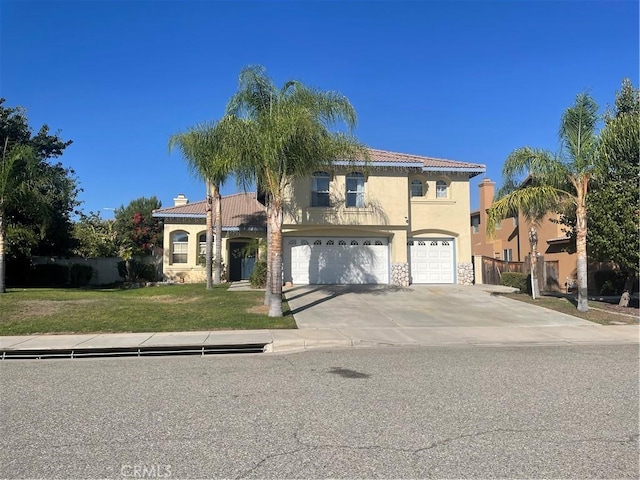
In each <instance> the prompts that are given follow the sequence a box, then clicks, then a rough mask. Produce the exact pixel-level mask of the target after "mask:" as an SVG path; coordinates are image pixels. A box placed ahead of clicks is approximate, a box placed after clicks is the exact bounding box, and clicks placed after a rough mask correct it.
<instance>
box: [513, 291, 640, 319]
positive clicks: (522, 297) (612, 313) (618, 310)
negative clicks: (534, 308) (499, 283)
mask: <svg viewBox="0 0 640 480" xmlns="http://www.w3.org/2000/svg"><path fill="white" fill-rule="evenodd" d="M504 296H505V297H508V298H513V299H514V300H519V301H521V302H526V303H531V304H533V305H538V306H539V307H545V308H548V309H550V310H555V311H556V312H561V313H566V314H567V315H573V316H574V317H578V318H582V319H583V320H589V321H590V322H595V323H600V324H602V325H620V324H631V325H637V324H638V317H639V315H640V313H639V311H638V308H632V307H628V308H625V307H618V306H617V305H611V304H609V303H606V302H596V301H592V300H589V311H588V312H586V313H582V312H579V311H578V310H577V309H576V303H575V300H574V299H573V298H571V297H569V298H567V296H565V295H560V296H546V295H543V296H541V297H540V298H538V299H536V300H534V299H533V298H531V297H530V296H529V295H526V294H523V293H507V294H504Z"/></svg>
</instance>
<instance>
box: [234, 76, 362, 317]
mask: <svg viewBox="0 0 640 480" xmlns="http://www.w3.org/2000/svg"><path fill="white" fill-rule="evenodd" d="M227 115H228V117H227V119H226V120H225V129H226V130H225V135H224V138H225V141H224V143H223V145H224V148H225V149H227V150H228V152H229V154H228V156H229V158H231V159H232V161H233V162H234V169H233V170H234V173H236V176H237V178H238V180H239V182H240V183H245V184H247V183H252V184H256V185H260V186H261V188H262V189H263V191H264V192H265V194H266V198H267V222H268V231H269V232H268V235H269V236H270V242H269V243H268V247H267V248H268V255H267V261H268V265H269V273H268V277H269V280H270V284H269V285H270V286H269V289H270V292H271V298H270V307H269V316H272V317H279V316H282V223H283V219H284V202H285V193H286V190H287V187H288V186H289V185H290V184H291V182H292V181H293V180H294V179H296V178H300V177H305V176H308V175H310V174H311V173H312V172H314V171H316V170H318V169H320V168H326V167H327V166H329V165H330V164H331V163H332V162H333V160H334V159H344V160H353V159H356V158H363V157H364V158H366V155H367V153H366V150H365V149H364V147H363V146H362V145H361V144H360V143H359V142H358V141H357V140H356V139H355V138H354V137H353V136H352V135H351V132H352V131H353V128H354V127H355V125H356V112H355V110H354V108H353V106H352V105H351V103H350V102H349V100H348V99H347V98H346V97H344V96H343V95H341V94H339V93H337V92H332V91H320V90H316V89H314V88H311V87H308V86H305V85H304V84H302V83H300V82H298V81H288V82H286V83H285V84H284V85H283V86H282V88H278V87H277V86H276V85H275V84H274V83H273V81H272V80H271V78H270V77H268V76H267V74H266V70H265V69H264V67H261V66H250V67H246V68H244V69H243V70H242V71H241V72H240V77H239V85H238V91H237V92H236V93H235V94H234V95H233V97H232V98H231V99H230V101H229V103H228V105H227ZM335 126H344V127H346V128H347V133H343V132H339V131H335V132H334V131H331V130H329V129H330V128H331V127H335Z"/></svg>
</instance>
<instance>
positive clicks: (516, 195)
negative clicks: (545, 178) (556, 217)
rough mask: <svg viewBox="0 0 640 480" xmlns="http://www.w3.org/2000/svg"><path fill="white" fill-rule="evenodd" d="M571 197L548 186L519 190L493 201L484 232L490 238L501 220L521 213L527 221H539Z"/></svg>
mask: <svg viewBox="0 0 640 480" xmlns="http://www.w3.org/2000/svg"><path fill="white" fill-rule="evenodd" d="M572 200H573V197H572V196H571V195H570V194H568V193H567V192H566V191H564V190H559V189H557V188H554V187H552V186H550V185H533V186H528V187H526V188H520V189H517V190H514V191H513V192H511V193H509V194H507V195H506V196H504V197H502V198H500V199H499V200H497V201H495V202H494V203H493V204H492V205H491V207H490V208H489V209H488V211H487V213H488V215H487V226H486V232H487V234H488V235H489V236H492V235H493V233H494V232H495V229H496V225H497V224H498V222H500V221H501V220H502V219H505V218H507V217H509V216H512V215H514V213H516V212H520V213H522V214H523V215H524V216H525V217H527V218H528V219H530V220H532V221H534V222H536V221H540V220H541V219H542V218H543V217H544V216H545V214H546V213H547V212H549V211H554V210H555V209H556V208H558V206H559V205H561V204H562V203H564V202H566V201H572Z"/></svg>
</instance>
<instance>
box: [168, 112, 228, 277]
mask: <svg viewBox="0 0 640 480" xmlns="http://www.w3.org/2000/svg"><path fill="white" fill-rule="evenodd" d="M222 123H223V122H218V123H213V124H211V123H203V124H198V125H196V126H194V127H191V128H189V129H188V130H187V131H186V132H185V133H178V134H175V135H172V136H171V137H170V138H169V151H171V150H173V148H175V147H178V148H179V149H180V151H181V152H182V156H183V157H184V158H185V160H186V161H187V163H188V165H189V168H190V170H191V171H192V172H193V173H194V174H196V175H197V176H198V177H200V178H202V179H204V181H205V184H206V190H207V196H206V250H205V273H206V277H207V289H211V288H213V284H214V283H215V284H219V283H220V282H221V278H222V275H221V270H222V261H221V260H222V207H221V203H222V197H221V195H220V187H221V186H222V184H223V183H224V182H225V180H226V179H227V178H228V176H229V174H230V171H231V162H230V161H229V159H228V157H226V156H224V155H223V154H222V152H221V145H222V143H221V138H220V132H221V124H222ZM214 210H215V219H214V213H213V211H214ZM213 226H215V238H216V242H215V246H216V252H215V256H214V255H213ZM212 266H213V278H212V272H211V271H212Z"/></svg>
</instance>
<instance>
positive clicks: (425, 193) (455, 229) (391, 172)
mask: <svg viewBox="0 0 640 480" xmlns="http://www.w3.org/2000/svg"><path fill="white" fill-rule="evenodd" d="M369 154H370V161H369V162H368V163H367V164H365V163H360V164H358V163H355V164H354V163H353V162H351V163H349V162H346V161H344V162H341V161H337V162H334V164H333V165H332V167H331V168H327V169H326V170H323V171H318V172H315V173H314V174H313V175H312V176H311V177H310V178H305V179H300V180H298V181H297V182H295V184H293V185H291V188H290V190H289V194H288V201H287V204H286V208H285V217H284V225H283V262H284V269H283V271H284V281H285V282H288V283H292V284H334V283H338V284H368V283H380V284H394V285H402V286H404V285H408V284H410V283H459V284H471V283H472V282H473V267H472V258H471V235H470V232H469V213H470V198H469V179H470V178H472V177H474V176H476V175H479V174H481V173H484V172H485V170H486V168H485V166H484V165H480V164H472V163H465V162H458V161H453V160H444V159H439V158H430V157H423V156H417V155H408V154H404V153H395V152H388V151H383V150H375V149H370V150H369Z"/></svg>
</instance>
